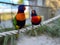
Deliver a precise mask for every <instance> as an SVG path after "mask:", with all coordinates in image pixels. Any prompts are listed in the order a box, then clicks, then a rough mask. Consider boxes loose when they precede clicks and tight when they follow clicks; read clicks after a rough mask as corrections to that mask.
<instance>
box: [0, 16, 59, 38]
mask: <svg viewBox="0 0 60 45" xmlns="http://www.w3.org/2000/svg"><path fill="white" fill-rule="evenodd" d="M58 18H60V15H58V16H56V17H54V18H51V19H48V20H46V21H43V22H42V23H41V24H42V25H44V24H45V25H46V24H48V23H49V22H52V21H54V20H56V19H58ZM38 26H40V25H37V26H34V29H35V28H37V27H38ZM26 29H27V30H26ZM31 29H32V26H29V27H26V28H22V29H20V30H19V33H20V32H22V33H23V32H25V31H28V30H31ZM17 33H18V30H13V31H7V32H2V33H0V37H3V36H7V35H13V34H17Z"/></svg>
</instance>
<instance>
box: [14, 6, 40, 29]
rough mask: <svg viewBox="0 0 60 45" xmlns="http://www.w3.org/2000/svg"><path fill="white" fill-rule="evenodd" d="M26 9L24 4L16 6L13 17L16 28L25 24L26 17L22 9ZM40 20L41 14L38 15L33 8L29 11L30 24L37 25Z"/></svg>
mask: <svg viewBox="0 0 60 45" xmlns="http://www.w3.org/2000/svg"><path fill="white" fill-rule="evenodd" d="M25 10H26V7H25V5H19V6H18V12H17V15H16V16H15V19H14V26H15V28H16V29H21V28H22V27H24V26H25V22H26V17H25V13H24V11H25ZM40 22H41V16H38V15H37V13H36V11H35V10H32V12H31V23H32V25H38V24H40Z"/></svg>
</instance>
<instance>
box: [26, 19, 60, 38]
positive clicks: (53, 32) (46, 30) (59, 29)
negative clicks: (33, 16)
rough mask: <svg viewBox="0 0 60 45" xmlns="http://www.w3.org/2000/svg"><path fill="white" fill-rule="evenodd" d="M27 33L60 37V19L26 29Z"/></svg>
mask: <svg viewBox="0 0 60 45" xmlns="http://www.w3.org/2000/svg"><path fill="white" fill-rule="evenodd" d="M25 34H26V35H29V36H36V35H37V36H39V35H41V34H47V35H49V36H52V37H60V19H57V20H55V21H53V22H52V23H51V24H47V25H41V26H40V27H38V28H37V29H32V30H29V31H26V32H25Z"/></svg>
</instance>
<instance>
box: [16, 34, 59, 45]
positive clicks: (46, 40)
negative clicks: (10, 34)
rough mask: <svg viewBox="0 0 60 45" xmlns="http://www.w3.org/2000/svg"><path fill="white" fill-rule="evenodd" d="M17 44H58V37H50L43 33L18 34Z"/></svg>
mask: <svg viewBox="0 0 60 45" xmlns="http://www.w3.org/2000/svg"><path fill="white" fill-rule="evenodd" d="M17 45H60V38H59V37H54V38H52V37H50V36H47V35H45V34H42V35H41V36H37V37H29V36H25V35H23V36H20V38H19V39H18V40H17Z"/></svg>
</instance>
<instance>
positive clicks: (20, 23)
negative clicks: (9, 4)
mask: <svg viewBox="0 0 60 45" xmlns="http://www.w3.org/2000/svg"><path fill="white" fill-rule="evenodd" d="M25 9H26V8H25V5H19V6H18V12H17V15H16V16H15V18H14V26H15V28H16V29H21V28H22V27H24V26H25V21H26V18H25V13H24V11H25Z"/></svg>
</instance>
